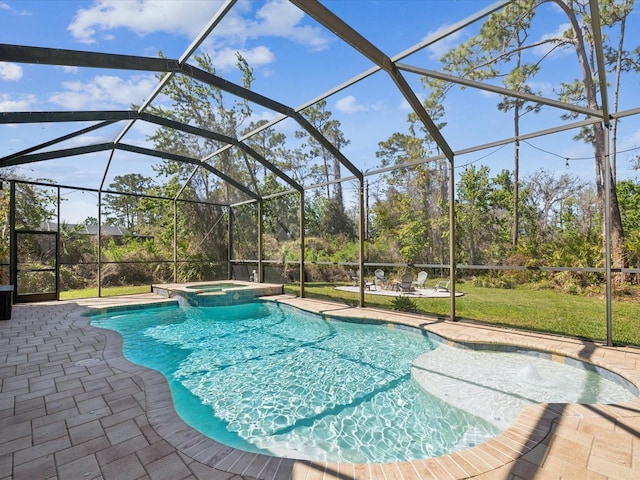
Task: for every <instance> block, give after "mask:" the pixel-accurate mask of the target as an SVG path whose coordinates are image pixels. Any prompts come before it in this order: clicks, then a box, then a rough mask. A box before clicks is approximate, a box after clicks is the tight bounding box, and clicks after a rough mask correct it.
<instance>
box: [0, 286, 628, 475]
mask: <svg viewBox="0 0 640 480" xmlns="http://www.w3.org/2000/svg"><path fill="white" fill-rule="evenodd" d="M279 300H280V301H285V302H288V303H292V304H294V305H296V306H298V307H300V308H308V309H311V310H315V311H323V312H325V313H331V314H336V315H352V316H363V312H365V313H366V314H367V316H369V317H371V316H378V317H379V318H381V319H386V320H390V321H394V322H400V323H406V324H410V325H414V326H418V325H422V326H423V327H427V328H429V329H430V330H433V331H435V332H436V333H439V334H440V335H443V336H445V337H447V338H452V339H456V340H458V341H483V342H487V341H493V342H500V343H517V344H521V345H523V346H529V347H532V346H535V347H537V348H543V349H549V350H551V351H554V352H556V353H557V354H558V355H567V356H571V355H574V356H577V357H581V358H585V359H588V360H589V361H592V362H594V363H598V364H600V365H602V366H605V367H607V368H610V369H611V370H614V371H617V372H619V373H621V374H624V376H625V377H626V378H628V379H629V380H630V381H632V382H633V383H635V384H636V385H640V351H638V350H636V349H629V348H603V347H601V346H597V345H594V344H589V343H585V342H579V341H576V340H566V339H562V338H558V337H547V336H543V335H536V334H528V333H522V332H521V333H518V332H513V331H508V330H501V329H496V328H489V327H481V326H474V325H468V324H461V323H451V322H437V321H428V320H425V318H424V317H412V316H410V315H402V314H397V313H395V314H394V313H392V312H377V311H375V310H372V309H366V310H361V309H357V308H347V307H344V306H336V305H335V304H329V303H324V302H317V301H312V300H306V299H295V298H289V297H284V296H283V297H280V298H279ZM157 301H166V299H164V298H162V297H157V296H155V295H152V294H149V295H136V296H130V297H119V298H113V297H111V298H102V299H88V300H81V301H73V302H47V303H38V304H24V305H16V306H14V307H13V316H12V319H11V320H6V321H0V479H1V480H5V479H16V480H19V479H29V480H38V479H65V480H66V479H72V480H73V479H100V478H103V479H118V480H126V479H146V478H148V479H168V480H169V479H170V480H178V479H213V480H224V479H231V478H234V477H237V478H238V479H239V478H240V477H242V478H260V479H265V480H266V479H269V480H271V479H278V480H280V479H282V480H285V479H289V478H293V479H294V480H314V479H323V478H326V479H330V478H336V477H337V478H343V479H345V480H351V479H358V480H360V479H366V478H376V479H378V478H379V479H385V480H392V479H393V480H396V479H398V480H400V479H407V480H408V479H416V478H425V479H426V478H434V479H452V480H454V479H458V478H472V477H473V478H481V479H534V478H535V479H538V478H543V479H546V478H563V479H572V478H575V479H580V480H590V479H604V478H612V479H634V480H637V479H639V478H640V401H638V400H636V401H633V402H628V403H627V404H623V405H620V406H593V405H585V406H578V405H570V406H565V405H542V406H535V408H531V409H526V411H525V412H523V415H521V416H520V417H519V419H518V421H516V423H515V424H514V425H513V426H512V427H511V428H510V429H508V430H507V431H506V432H504V433H503V434H502V435H500V436H499V437H497V438H496V439H494V440H491V441H490V442H487V443H486V444H483V445H480V446H478V447H474V448H471V449H468V450H465V451H463V452H458V453H455V454H452V455H447V456H445V457H438V458H435V459H428V460H424V461H414V462H403V463H397V464H384V465H378V464H372V465H349V464H325V463H322V462H317V463H316V462H303V461H295V460H289V459H281V458H276V457H267V456H264V455H254V454H249V453H244V452H240V451H237V450H234V449H232V448H229V447H225V446H222V445H220V444H218V443H217V442H215V441H213V440H211V439H208V438H206V437H203V436H202V435H200V434H198V433H197V432H196V431H194V430H193V429H192V428H190V427H188V426H187V425H185V424H184V423H183V422H182V421H181V420H180V418H179V417H178V416H177V415H176V413H175V410H174V409H173V405H172V402H171V395H170V392H169V389H168V386H167V384H166V381H165V380H164V378H163V377H162V376H161V375H160V374H159V373H157V372H154V371H151V370H148V369H145V368H143V367H139V366H137V365H133V364H131V363H130V362H128V361H126V360H125V359H124V358H123V357H122V350H121V340H120V337H119V335H117V334H115V333H113V332H109V331H106V330H99V329H95V328H93V327H91V326H89V325H88V324H87V318H85V317H82V316H81V315H80V313H81V312H83V311H85V310H86V309H87V308H105V307H109V306H114V305H123V304H138V303H145V302H157Z"/></svg>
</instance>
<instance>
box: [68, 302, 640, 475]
mask: <svg viewBox="0 0 640 480" xmlns="http://www.w3.org/2000/svg"><path fill="white" fill-rule="evenodd" d="M265 300H268V301H273V302H278V303H282V304H286V305H290V306H292V307H295V308H300V309H302V310H306V311H311V312H315V313H319V314H324V315H330V316H332V317H336V318H345V319H353V318H362V317H364V318H367V319H372V320H378V321H382V322H388V323H389V324H393V325H406V326H410V327H412V328H419V329H424V330H428V331H429V332H431V333H432V334H435V335H439V336H441V337H442V338H445V339H447V341H450V342H459V343H463V344H466V345H473V344H477V345H484V346H487V345H496V346H498V345H512V346H514V347H520V348H526V349H531V350H536V351H547V352H549V353H551V354H552V355H555V356H561V357H564V358H567V357H568V358H575V359H579V360H580V361H586V362H588V363H592V364H594V365H597V366H599V367H601V368H604V369H607V370H610V371H612V372H614V373H616V374H618V375H621V376H622V377H624V378H625V379H627V380H628V381H629V382H631V384H633V385H635V386H636V388H638V386H640V352H638V351H634V350H633V349H628V348H620V347H616V348H610V347H605V346H602V345H598V344H596V343H593V342H586V341H581V340H577V339H571V338H565V337H556V336H551V335H545V334H538V333H532V332H525V331H517V330H508V329H504V328H498V327H491V326H486V325H472V324H467V323H464V322H450V321H445V320H440V319H435V318H428V317H424V316H417V315H411V314H406V313H401V312H390V311H382V310H376V309H371V308H358V307H349V306H346V305H343V304H336V303H331V302H326V301H320V300H313V299H306V298H299V297H293V296H289V295H279V296H273V297H266V298H265ZM160 303H161V304H166V299H165V301H162V302H160ZM109 308H111V309H112V308H114V306H113V305H112V306H110V307H109ZM126 308H139V307H137V306H135V307H131V306H129V307H126ZM100 311H104V309H103V310H100ZM83 313H85V314H86V311H85V312H83ZM77 321H78V322H80V324H81V325H82V326H84V327H86V325H87V317H86V316H80V317H78V319H77ZM79 326H80V325H79ZM92 328H93V327H92ZM100 330H101V332H102V333H103V334H104V335H105V336H106V337H107V344H106V348H105V351H104V358H105V361H107V362H108V363H109V364H110V365H112V367H114V368H117V369H121V370H123V371H126V372H129V373H131V374H134V375H136V376H137V377H139V378H140V379H141V380H142V382H143V383H144V385H145V397H146V414H147V416H148V418H149V422H150V424H151V425H152V426H153V427H154V428H155V429H156V431H157V432H158V434H159V435H161V436H162V437H163V438H164V439H165V440H166V441H167V442H169V443H170V444H171V445H172V446H174V447H175V448H176V449H177V450H178V451H180V452H182V453H183V454H185V455H188V456H189V457H191V458H193V459H194V460H196V461H198V462H201V463H203V464H205V465H208V466H210V467H213V468H215V469H216V470H221V471H224V472H228V473H232V474H235V475H241V476H243V477H244V476H248V477H252V478H257V479H272V478H293V479H296V480H299V479H305V480H311V479H314V478H317V479H320V478H330V477H335V478H345V477H349V478H359V479H360V478H363V479H364V478H370V479H376V480H377V479H383V478H384V479H385V480H389V479H390V478H438V479H440V478H450V479H459V478H472V477H478V476H481V477H482V478H502V477H501V475H503V474H504V473H505V472H510V473H511V474H514V473H515V472H520V473H518V475H521V474H522V475H525V476H522V478H528V477H527V476H526V474H525V473H523V472H526V471H537V470H539V469H540V468H542V465H543V464H544V463H545V462H546V461H548V459H549V458H551V456H553V447H552V442H553V440H554V438H556V436H557V432H558V431H559V430H564V428H566V427H567V426H568V427H569V428H573V429H575V427H576V424H579V423H580V422H581V421H582V420H583V419H585V418H594V419H602V418H605V419H609V420H610V421H613V422H614V423H616V424H617V423H620V422H623V423H624V421H625V419H628V418H634V419H635V418H637V417H638V415H639V412H640V399H638V398H636V399H634V400H632V401H629V402H625V403H621V404H619V405H577V404H537V405H531V406H529V407H526V408H525V409H524V410H523V411H522V412H521V413H520V415H519V416H518V417H517V419H516V420H515V421H514V422H513V424H512V425H511V426H510V427H509V428H507V429H506V430H505V431H503V432H502V433H501V434H499V435H498V436H497V437H494V438H492V439H491V440H489V441H487V442H484V443H482V444H480V445H476V446H474V447H471V448H468V449H465V450H460V451H457V452H453V453H451V454H448V455H444V456H441V457H433V458H428V459H422V460H414V461H408V462H395V463H385V464H346V463H331V462H317V461H306V460H294V459H287V458H279V457H271V456H267V455H261V454H255V453H249V452H244V451H241V450H236V449H234V448H231V447H227V446H225V445H222V444H220V443H218V442H216V441H215V440H212V439H210V438H208V437H205V436H204V435H202V434H200V433H199V432H197V431H196V430H195V429H193V428H192V427H190V426H188V425H187V424H186V423H184V422H183V421H182V419H181V418H180V417H179V416H178V414H177V413H176V411H175V409H174V407H173V402H172V398H171V393H170V390H169V386H168V383H167V381H166V379H165V378H164V376H163V375H162V374H160V373H159V372H156V371H153V370H150V369H147V368H145V367H141V366H139V365H135V364H133V363H131V362H129V361H128V360H126V359H125V358H124V357H123V355H122V338H121V337H120V335H119V334H117V333H116V332H111V331H108V330H104V329H100ZM563 461H566V459H563ZM581 468H585V467H584V465H583V466H581ZM635 468H637V469H638V470H639V471H640V462H639V463H638V465H636V466H635ZM634 471H635V470H634ZM487 475H488V476H487ZM505 478H506V477H505Z"/></svg>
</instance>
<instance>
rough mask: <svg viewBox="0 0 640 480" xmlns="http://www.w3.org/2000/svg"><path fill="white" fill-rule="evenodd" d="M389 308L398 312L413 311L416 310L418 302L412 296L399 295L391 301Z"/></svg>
mask: <svg viewBox="0 0 640 480" xmlns="http://www.w3.org/2000/svg"><path fill="white" fill-rule="evenodd" d="M391 308H392V309H393V310H397V311H399V312H412V313H415V312H417V311H418V304H417V303H416V302H415V300H413V299H412V298H409V297H405V296H402V295H401V296H399V297H395V298H394V299H393V300H392V301H391Z"/></svg>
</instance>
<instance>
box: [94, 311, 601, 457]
mask: <svg viewBox="0 0 640 480" xmlns="http://www.w3.org/2000/svg"><path fill="white" fill-rule="evenodd" d="M91 323H92V325H95V326H99V327H104V328H110V329H113V330H116V331H118V332H120V333H121V334H122V335H123V338H124V354H125V356H126V357H127V358H128V359H129V360H131V361H133V362H135V363H138V364H141V365H145V366H147V367H150V368H154V369H156V370H159V371H160V372H162V373H163V374H164V375H165V376H166V378H167V380H168V381H169V384H170V387H171V390H172V394H173V397H174V403H175V405H176V410H177V412H178V414H179V415H180V416H181V417H182V418H183V419H184V420H185V421H186V422H187V423H189V424H190V425H192V426H193V427H194V428H196V429H197V430H199V431H201V432H202V433H203V434H205V435H207V436H210V437H211V438H213V439H215V440H217V441H219V442H221V443H223V444H226V445H229V446H232V447H235V448H239V449H243V450H246V451H251V452H257V453H264V454H269V455H277V456H284V457H290V458H299V459H311V460H319V461H336V462H338V461H339V462H351V463H371V462H393V461H405V460H413V459H419V458H428V457H434V456H439V455H444V454H447V453H450V452H452V451H455V450H459V449H463V448H467V447H469V446H471V445H474V444H477V443H480V442H483V441H486V440H488V439H489V438H492V437H494V436H496V435H497V434H498V433H500V431H501V429H502V428H503V427H502V426H501V425H500V423H499V422H498V423H496V422H494V421H492V420H493V419H492V418H491V416H488V417H487V416H486V415H484V414H483V413H482V412H479V413H471V412H473V410H472V409H468V408H465V405H456V404H455V402H448V401H446V400H447V398H446V395H444V396H443V395H441V392H437V391H436V392H433V393H431V392H429V391H428V390H429V389H428V388H424V383H422V384H418V382H417V381H416V379H415V378H414V376H412V373H411V366H412V364H413V362H414V361H415V360H416V359H419V358H425V357H428V356H429V352H433V353H437V352H438V351H439V349H440V348H442V346H441V344H439V343H436V342H434V341H432V340H430V339H429V338H428V337H426V336H424V335H421V334H418V333H413V332H409V331H406V330H404V329H399V328H387V327H386V326H381V325H372V324H365V323H355V322H343V321H335V320H329V319H328V318H323V317H321V316H319V315H314V314H310V313H306V312H303V311H300V310H295V309H292V308H290V307H287V306H283V305H279V304H274V303H271V302H264V303H263V302H255V303H249V304H242V305H234V306H230V307H205V308H202V307H201V308H153V309H143V310H137V311H135V312H131V313H128V312H127V313H118V314H111V315H104V316H100V317H94V319H92V321H91ZM448 361H449V362H450V363H451V362H455V360H448ZM547 363H553V362H549V361H548V362H547ZM421 365H422V366H421V368H420V369H419V370H420V373H421V374H423V373H424V372H426V371H428V370H429V368H428V367H426V366H425V364H421ZM564 368H568V369H571V370H572V371H573V370H575V371H576V372H581V371H580V370H579V369H576V368H572V367H569V366H564ZM415 369H416V367H415V366H414V370H415ZM581 373H582V372H581ZM586 373H587V374H590V373H591V374H592V375H595V374H593V373H592V372H586ZM595 376H596V377H598V375H595ZM435 383H438V382H435ZM609 383H612V384H613V382H609ZM460 385H462V387H461V386H460ZM460 385H458V387H457V388H458V389H460V388H464V383H462V384H460ZM534 388H538V387H534ZM494 400H495V399H494ZM556 401H559V400H556ZM516 413H517V412H516Z"/></svg>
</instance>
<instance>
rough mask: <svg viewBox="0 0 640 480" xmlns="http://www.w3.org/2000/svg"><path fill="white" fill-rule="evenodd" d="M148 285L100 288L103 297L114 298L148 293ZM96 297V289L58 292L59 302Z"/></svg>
mask: <svg viewBox="0 0 640 480" xmlns="http://www.w3.org/2000/svg"><path fill="white" fill-rule="evenodd" d="M150 291H151V286H150V285H136V286H126V287H102V296H103V297H114V296H116V295H133V294H135V293H149V292H150ZM97 296H98V288H97V287H96V288H85V289H82V290H69V291H66V292H60V300H75V299H77V298H93V297H97Z"/></svg>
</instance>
